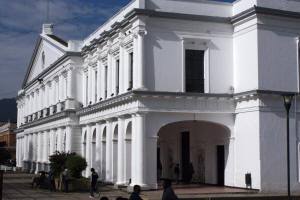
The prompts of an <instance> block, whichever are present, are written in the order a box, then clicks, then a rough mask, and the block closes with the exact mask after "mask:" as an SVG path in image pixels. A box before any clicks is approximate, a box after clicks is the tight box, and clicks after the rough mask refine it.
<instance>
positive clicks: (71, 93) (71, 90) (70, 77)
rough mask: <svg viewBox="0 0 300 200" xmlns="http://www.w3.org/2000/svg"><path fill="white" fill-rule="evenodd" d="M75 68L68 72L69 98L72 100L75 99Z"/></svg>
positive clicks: (70, 68)
mask: <svg viewBox="0 0 300 200" xmlns="http://www.w3.org/2000/svg"><path fill="white" fill-rule="evenodd" d="M73 70H74V68H73V67H69V69H68V71H67V97H68V98H70V99H73V98H74V89H75V87H73V79H74V78H73V76H74V73H73Z"/></svg>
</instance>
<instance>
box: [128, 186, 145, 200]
mask: <svg viewBox="0 0 300 200" xmlns="http://www.w3.org/2000/svg"><path fill="white" fill-rule="evenodd" d="M140 193H141V186H139V185H135V186H133V192H132V193H131V195H130V197H129V200H142V198H141V197H140Z"/></svg>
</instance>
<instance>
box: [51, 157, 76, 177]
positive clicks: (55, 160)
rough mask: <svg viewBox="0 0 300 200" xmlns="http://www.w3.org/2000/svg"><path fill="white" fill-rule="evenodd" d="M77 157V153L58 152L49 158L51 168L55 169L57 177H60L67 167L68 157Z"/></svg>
mask: <svg viewBox="0 0 300 200" xmlns="http://www.w3.org/2000/svg"><path fill="white" fill-rule="evenodd" d="M72 155H76V153H65V152H58V151H56V152H55V154H53V155H51V156H50V157H49V160H50V167H51V168H53V170H54V174H55V176H59V175H60V174H61V173H62V171H63V170H64V168H65V167H66V161H67V159H68V157H70V156H72Z"/></svg>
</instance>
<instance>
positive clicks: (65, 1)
mask: <svg viewBox="0 0 300 200" xmlns="http://www.w3.org/2000/svg"><path fill="white" fill-rule="evenodd" d="M216 1H226V2H233V0H216ZM46 2H47V1H46V0H1V1H0V49H1V50H0V99H2V98H10V97H15V96H17V91H18V90H19V89H20V88H21V84H22V81H23V79H24V76H25V73H26V70H27V67H28V63H29V60H30V57H31V55H32V52H33V48H34V46H35V41H36V39H37V37H38V35H39V34H40V32H41V27H42V24H43V23H44V22H45V21H46V5H47V3H46ZM128 2H130V0H50V12H49V18H50V22H51V23H54V30H55V34H56V35H58V36H60V37H61V38H63V39H65V40H68V39H83V38H85V37H86V36H87V35H89V34H91V33H92V32H93V31H94V30H95V29H96V28H97V27H99V26H100V25H101V24H103V23H104V22H105V21H106V20H107V19H108V18H109V17H111V16H112V15H113V14H114V13H116V12H117V11H118V10H119V9H120V8H122V7H123V6H125V5H126V4H127V3H128Z"/></svg>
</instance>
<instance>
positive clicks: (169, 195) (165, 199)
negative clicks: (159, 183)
mask: <svg viewBox="0 0 300 200" xmlns="http://www.w3.org/2000/svg"><path fill="white" fill-rule="evenodd" d="M171 185H172V183H171V180H169V179H165V180H164V182H163V187H164V192H163V195H162V200H178V197H177V196H176V194H175V192H174V191H173V189H172V187H171Z"/></svg>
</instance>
